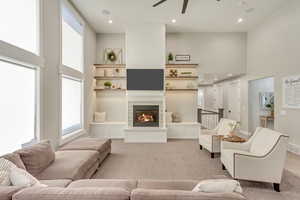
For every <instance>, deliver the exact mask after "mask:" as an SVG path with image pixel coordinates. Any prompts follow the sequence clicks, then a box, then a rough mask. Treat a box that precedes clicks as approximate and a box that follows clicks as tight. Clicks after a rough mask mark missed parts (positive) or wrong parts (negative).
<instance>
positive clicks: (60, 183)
mask: <svg viewBox="0 0 300 200" xmlns="http://www.w3.org/2000/svg"><path fill="white" fill-rule="evenodd" d="M71 182H72V180H69V179H57V180H41V181H40V183H42V184H44V185H47V186H48V187H67V186H68V185H69V184H70V183H71Z"/></svg>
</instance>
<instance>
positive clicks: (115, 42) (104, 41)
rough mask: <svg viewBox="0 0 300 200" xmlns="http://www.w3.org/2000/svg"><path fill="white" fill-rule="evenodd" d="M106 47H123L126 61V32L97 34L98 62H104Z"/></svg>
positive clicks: (124, 61)
mask: <svg viewBox="0 0 300 200" xmlns="http://www.w3.org/2000/svg"><path fill="white" fill-rule="evenodd" d="M106 48H122V50H123V63H124V64H125V63H126V60H125V59H126V49H125V34H118V33H115V34H113V33H112V34H97V64H104V60H103V57H104V50H105V49H106Z"/></svg>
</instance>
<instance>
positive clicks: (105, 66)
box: [94, 64, 126, 68]
mask: <svg viewBox="0 0 300 200" xmlns="http://www.w3.org/2000/svg"><path fill="white" fill-rule="evenodd" d="M94 66H95V67H96V68H125V66H126V65H125V64H94Z"/></svg>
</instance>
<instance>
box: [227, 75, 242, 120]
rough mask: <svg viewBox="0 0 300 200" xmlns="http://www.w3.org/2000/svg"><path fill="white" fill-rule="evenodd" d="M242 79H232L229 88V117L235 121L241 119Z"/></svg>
mask: <svg viewBox="0 0 300 200" xmlns="http://www.w3.org/2000/svg"><path fill="white" fill-rule="evenodd" d="M240 96H241V95H240V81H239V80H237V81H232V82H230V83H229V84H228V88H227V99H228V100H227V104H228V107H227V118H228V119H232V120H235V121H238V122H239V121H240V119H241V117H240V116H241V113H240V107H241V97H240Z"/></svg>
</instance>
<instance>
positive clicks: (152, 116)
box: [133, 105, 159, 127]
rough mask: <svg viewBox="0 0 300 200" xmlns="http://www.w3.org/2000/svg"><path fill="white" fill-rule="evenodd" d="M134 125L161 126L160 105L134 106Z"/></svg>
mask: <svg viewBox="0 0 300 200" xmlns="http://www.w3.org/2000/svg"><path fill="white" fill-rule="evenodd" d="M133 126H134V127H159V106H158V105H134V106H133Z"/></svg>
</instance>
